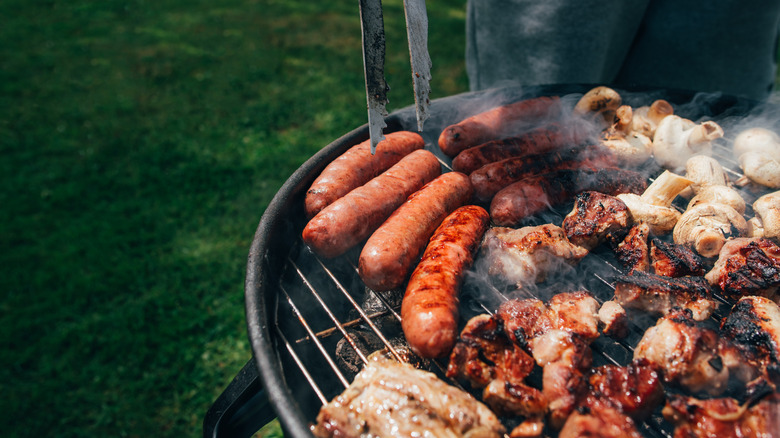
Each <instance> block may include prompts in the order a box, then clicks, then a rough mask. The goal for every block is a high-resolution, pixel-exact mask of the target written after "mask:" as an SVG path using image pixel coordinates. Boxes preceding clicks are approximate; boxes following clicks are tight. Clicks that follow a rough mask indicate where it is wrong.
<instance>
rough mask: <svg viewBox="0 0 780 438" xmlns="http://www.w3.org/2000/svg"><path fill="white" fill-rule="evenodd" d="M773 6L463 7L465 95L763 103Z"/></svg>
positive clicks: (533, 0) (579, 3)
mask: <svg viewBox="0 0 780 438" xmlns="http://www.w3.org/2000/svg"><path fill="white" fill-rule="evenodd" d="M779 25H780V0H699V1H694V0H601V1H599V0H469V2H468V6H467V18H466V33H467V41H466V67H467V72H468V75H469V83H470V87H471V89H472V90H482V89H486V88H492V87H497V86H501V85H503V84H507V83H509V82H511V83H514V84H517V83H519V84H526V85H538V84H555V83H584V84H605V85H614V86H620V85H622V86H631V87H636V86H641V87H654V88H676V89H685V90H692V91H722V92H724V93H728V94H733V95H737V96H742V97H748V98H752V99H764V98H766V97H767V96H768V94H769V92H770V91H771V89H772V86H773V84H774V82H775V72H776V57H777V41H778V29H779V27H778V26H779Z"/></svg>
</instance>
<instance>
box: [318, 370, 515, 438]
mask: <svg viewBox="0 0 780 438" xmlns="http://www.w3.org/2000/svg"><path fill="white" fill-rule="evenodd" d="M312 432H313V433H314V435H315V436H317V437H354V438H358V437H365V436H422V435H424V434H430V435H433V436H450V437H459V436H485V437H500V436H502V434H503V432H504V427H503V425H502V424H501V423H500V422H499V421H498V418H497V417H496V415H495V414H494V413H493V412H491V411H490V409H488V407H487V406H485V405H484V404H482V403H480V402H479V401H478V400H476V399H475V398H474V397H473V396H471V395H470V394H468V393H467V392H465V391H462V390H460V389H458V388H456V387H454V386H452V385H449V384H447V383H445V382H444V381H442V380H440V379H439V378H437V377H436V375H434V374H433V373H429V372H426V371H421V370H418V369H416V368H414V367H412V366H411V365H408V364H405V363H400V362H396V361H394V360H391V359H385V358H383V356H376V355H372V357H371V360H370V361H369V363H368V364H367V365H366V367H365V368H364V369H363V370H362V371H361V372H360V373H358V375H357V376H356V377H355V379H354V381H353V382H352V384H351V385H350V386H349V387H348V388H347V389H346V390H345V391H344V392H343V393H342V394H340V395H338V396H336V397H335V398H334V399H333V400H332V401H331V402H330V403H328V404H326V405H325V406H323V407H322V409H320V412H319V414H318V415H317V424H316V425H315V426H313V427H312Z"/></svg>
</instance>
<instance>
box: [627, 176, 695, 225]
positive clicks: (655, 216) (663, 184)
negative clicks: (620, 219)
mask: <svg viewBox="0 0 780 438" xmlns="http://www.w3.org/2000/svg"><path fill="white" fill-rule="evenodd" d="M690 184H691V180H689V179H687V178H684V177H682V176H680V175H677V174H675V173H673V172H670V171H668V170H667V171H665V172H664V173H662V174H661V175H660V176H659V177H658V178H656V180H655V181H653V183H652V184H650V186H648V187H647V190H645V191H644V193H642V195H641V196H640V195H635V194H632V193H623V194H620V195H617V196H616V197H617V198H618V199H620V200H621V201H623V203H625V204H626V207H628V210H629V211H630V212H631V217H632V219H633V221H634V222H639V221H644V222H646V223H647V224H648V225H649V226H650V231H651V232H652V233H653V234H659V235H660V234H664V233H667V232H669V231H671V230H672V229H673V228H674V226H675V224H676V223H677V221H678V220H679V218H680V212H679V211H677V210H676V209H674V208H672V207H671V205H672V201H674V198H675V197H677V195H678V194H679V193H680V192H681V191H683V190H684V189H685V188H686V187H688V186H689V185H690Z"/></svg>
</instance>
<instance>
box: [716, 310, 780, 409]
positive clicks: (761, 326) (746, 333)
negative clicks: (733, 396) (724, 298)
mask: <svg viewBox="0 0 780 438" xmlns="http://www.w3.org/2000/svg"><path fill="white" fill-rule="evenodd" d="M720 334H721V336H722V338H723V340H724V342H723V346H722V347H721V356H722V357H723V361H724V364H725V365H726V366H727V367H728V368H729V369H730V370H731V373H732V374H733V375H735V376H736V377H737V378H738V379H739V380H740V381H742V382H744V383H746V384H747V389H748V391H747V395H748V396H751V395H752V394H753V393H755V392H760V391H762V390H767V389H772V390H776V389H777V387H778V384H780V307H778V305H777V304H775V303H774V302H773V301H771V300H769V299H768V298H764V297H756V296H747V297H742V298H740V300H739V301H738V302H737V304H735V305H734V307H733V308H732V309H731V312H730V313H729V314H728V315H727V316H726V317H725V318H723V321H721V324H720Z"/></svg>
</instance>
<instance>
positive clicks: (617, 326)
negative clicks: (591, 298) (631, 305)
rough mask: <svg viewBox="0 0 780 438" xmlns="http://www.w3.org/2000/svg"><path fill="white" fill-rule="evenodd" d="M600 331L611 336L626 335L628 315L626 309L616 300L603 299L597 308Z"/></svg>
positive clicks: (622, 336) (619, 336) (621, 336)
mask: <svg viewBox="0 0 780 438" xmlns="http://www.w3.org/2000/svg"><path fill="white" fill-rule="evenodd" d="M598 316H599V322H601V325H602V329H601V331H602V332H603V333H604V334H605V335H607V336H611V337H613V338H624V337H626V335H628V315H627V314H626V309H624V308H623V306H621V305H620V304H618V303H617V302H616V301H612V300H610V301H605V302H604V304H602V305H601V308H600V309H599V313H598Z"/></svg>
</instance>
